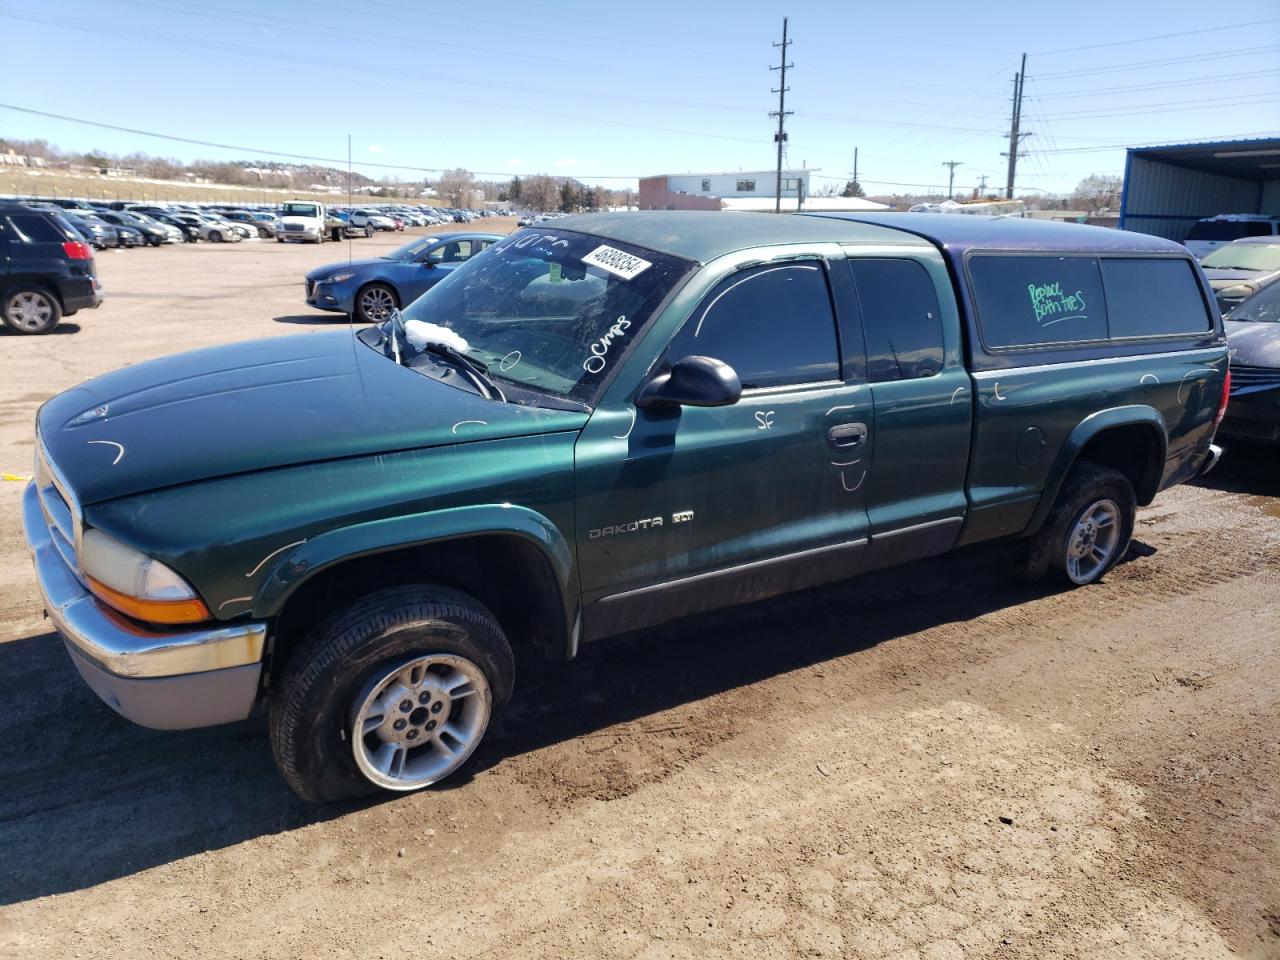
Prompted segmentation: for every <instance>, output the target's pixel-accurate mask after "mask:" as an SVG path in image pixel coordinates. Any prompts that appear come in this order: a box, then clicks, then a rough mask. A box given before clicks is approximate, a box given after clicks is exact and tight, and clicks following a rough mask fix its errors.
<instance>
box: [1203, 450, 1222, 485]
mask: <svg viewBox="0 0 1280 960" xmlns="http://www.w3.org/2000/svg"><path fill="white" fill-rule="evenodd" d="M1221 458H1222V448H1221V447H1220V446H1218V445H1217V444H1216V443H1211V444H1209V455H1208V456H1206V457H1205V458H1204V463H1202V464H1200V472H1199V474H1197V476H1201V477H1203V476H1204V475H1205V474H1206V473H1208V472H1209V471H1210V470H1212V469H1213V468H1214V467H1216V466H1217V465H1218V461H1219V460H1220V459H1221Z"/></svg>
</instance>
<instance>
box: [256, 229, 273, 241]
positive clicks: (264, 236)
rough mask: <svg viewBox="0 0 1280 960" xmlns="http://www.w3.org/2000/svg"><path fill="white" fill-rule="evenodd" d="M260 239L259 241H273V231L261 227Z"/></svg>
mask: <svg viewBox="0 0 1280 960" xmlns="http://www.w3.org/2000/svg"><path fill="white" fill-rule="evenodd" d="M258 239H259V240H270V239H271V231H270V230H268V229H267V228H266V227H259V228H258Z"/></svg>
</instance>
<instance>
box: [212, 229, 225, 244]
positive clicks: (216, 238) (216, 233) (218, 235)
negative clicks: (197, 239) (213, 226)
mask: <svg viewBox="0 0 1280 960" xmlns="http://www.w3.org/2000/svg"><path fill="white" fill-rule="evenodd" d="M209 240H210V241H211V242H212V243H221V242H222V231H221V230H210V231H209Z"/></svg>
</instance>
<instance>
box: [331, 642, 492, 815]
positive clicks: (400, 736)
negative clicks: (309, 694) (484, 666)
mask: <svg viewBox="0 0 1280 960" xmlns="http://www.w3.org/2000/svg"><path fill="white" fill-rule="evenodd" d="M490 704H491V696H490V693H489V682H488V680H486V679H485V675H484V673H483V672H482V671H481V670H480V668H479V667H477V666H476V665H475V664H474V663H472V662H471V661H470V660H468V659H467V658H466V657H461V656H458V655H457V654H452V653H433V654H427V655H425V656H420V657H415V658H413V659H411V660H409V661H407V662H405V661H401V662H399V663H397V664H395V665H393V666H391V667H389V668H384V669H382V670H380V671H378V672H377V673H375V675H374V677H373V678H372V679H371V680H370V681H369V682H368V683H367V684H366V685H365V686H364V689H363V690H361V691H360V693H359V694H357V696H356V697H355V699H354V700H353V702H352V707H351V716H350V727H349V729H350V735H351V744H352V753H353V756H354V758H355V762H356V766H357V767H358V768H359V770H360V772H361V773H362V774H363V775H364V776H365V777H366V778H367V779H368V780H369V781H370V782H371V783H374V784H377V785H378V786H380V787H382V788H384V789H386V790H417V789H419V788H420V787H425V786H429V785H430V784H433V783H436V782H437V781H439V780H442V779H444V778H445V777H447V776H448V775H449V774H450V773H452V772H453V771H454V770H456V769H458V767H460V766H461V765H462V764H463V763H465V762H466V760H467V758H468V757H470V756H471V754H472V752H474V750H475V748H476V747H477V746H478V745H479V743H480V740H481V738H482V737H483V736H484V732H485V730H486V729H487V728H488V726H489V714H490V709H491V707H490Z"/></svg>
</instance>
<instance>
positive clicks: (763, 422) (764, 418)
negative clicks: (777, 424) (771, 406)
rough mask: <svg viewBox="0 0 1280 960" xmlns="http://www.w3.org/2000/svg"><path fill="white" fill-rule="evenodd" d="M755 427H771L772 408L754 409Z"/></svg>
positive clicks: (766, 428)
mask: <svg viewBox="0 0 1280 960" xmlns="http://www.w3.org/2000/svg"><path fill="white" fill-rule="evenodd" d="M756 429H757V430H772V429H773V411H772V410H757V411H756Z"/></svg>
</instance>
